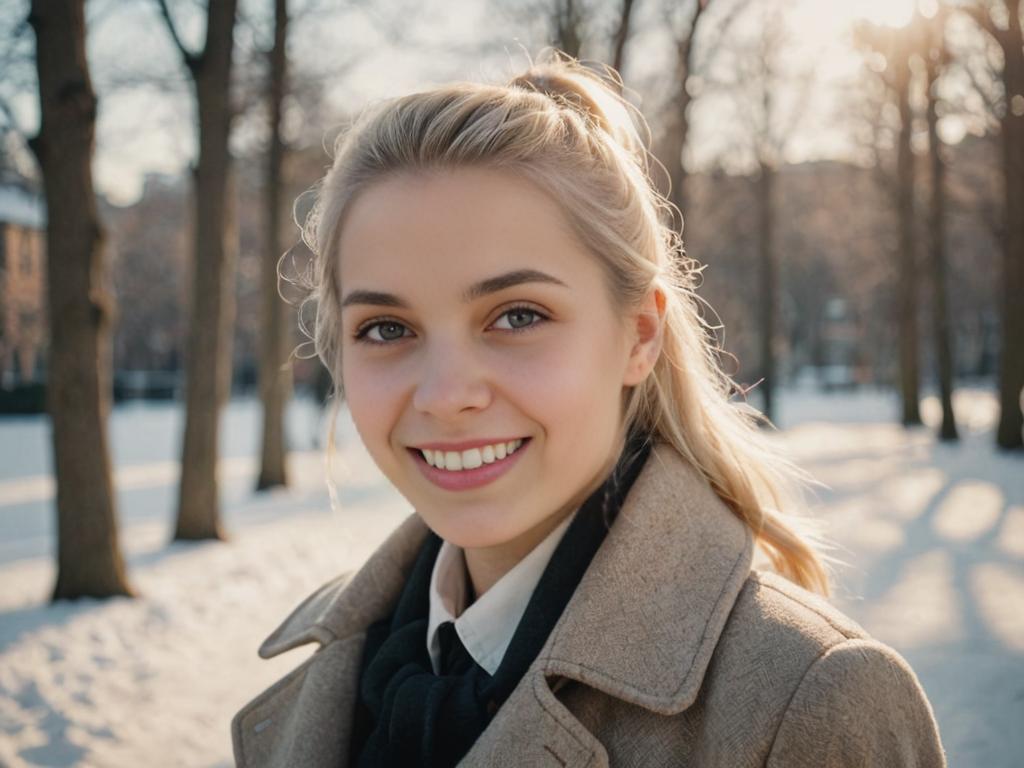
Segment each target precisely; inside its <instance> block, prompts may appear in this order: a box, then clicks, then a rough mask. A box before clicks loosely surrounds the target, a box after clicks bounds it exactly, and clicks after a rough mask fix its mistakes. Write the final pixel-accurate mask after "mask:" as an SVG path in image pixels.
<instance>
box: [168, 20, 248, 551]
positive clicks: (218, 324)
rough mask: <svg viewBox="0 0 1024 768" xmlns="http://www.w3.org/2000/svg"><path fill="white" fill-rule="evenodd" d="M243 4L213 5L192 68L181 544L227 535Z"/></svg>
mask: <svg viewBox="0 0 1024 768" xmlns="http://www.w3.org/2000/svg"><path fill="white" fill-rule="evenodd" d="M235 4H236V3H235V0H223V1H218V2H211V3H210V4H209V12H208V18H207V32H206V46H205V48H204V50H203V54H202V56H201V57H199V58H198V59H193V60H191V63H190V69H191V70H192V74H193V79H194V82H195V87H196V99H197V103H198V113H199V159H198V162H197V164H196V169H195V174H194V176H195V258H194V262H193V263H194V267H193V273H192V301H191V307H190V314H189V332H188V341H187V351H186V372H185V373H186V379H185V395H186V407H185V437H184V443H183V447H182V458H181V486H180V489H179V496H178V515H177V525H176V528H175V532H174V538H175V539H219V538H224V535H223V532H222V530H221V526H220V513H219V508H218V493H217V472H216V468H217V458H218V445H217V442H218V432H219V429H218V426H219V424H218V422H219V414H220V408H221V406H222V405H223V404H224V402H225V401H226V400H227V396H228V391H229V387H230V383H231V348H232V338H231V330H232V327H233V322H234V314H235V308H234V304H235V300H234V274H235V261H236V251H237V233H236V231H235V217H234V210H233V208H234V204H233V200H234V190H233V186H234V185H233V181H232V180H231V178H230V172H231V169H230V157H229V154H228V134H229V131H230V127H231V119H232V117H233V114H232V112H233V110H232V106H231V104H230V90H231V89H230V83H231V58H232V49H233V46H234V41H233V31H234V21H235Z"/></svg>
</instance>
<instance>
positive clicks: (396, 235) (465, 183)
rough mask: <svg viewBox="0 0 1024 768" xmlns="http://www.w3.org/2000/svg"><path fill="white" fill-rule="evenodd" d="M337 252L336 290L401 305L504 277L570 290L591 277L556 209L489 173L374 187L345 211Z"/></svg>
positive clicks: (590, 262)
mask: <svg viewBox="0 0 1024 768" xmlns="http://www.w3.org/2000/svg"><path fill="white" fill-rule="evenodd" d="M338 246H339V248H338V254H339V259H340V264H339V274H340V280H341V284H342V287H343V289H345V290H348V289H350V288H375V287H381V286H383V285H388V286H391V287H393V288H395V289H396V290H398V289H399V288H400V289H401V290H402V291H403V292H404V293H407V294H408V295H410V296H415V295H423V294H424V293H425V292H429V293H430V295H433V296H440V295H448V294H451V295H453V296H454V295H455V294H456V293H461V291H462V290H463V289H464V288H465V287H466V286H468V285H469V284H471V283H474V282H477V281H478V280H480V279H485V278H487V277H491V276H493V275H496V274H501V273H504V272H508V271H510V270H513V269H530V268H533V269H538V270H542V271H544V272H546V273H548V274H551V275H553V276H555V277H557V278H559V279H560V280H562V281H563V282H565V283H567V284H570V285H571V284H574V283H575V284H576V285H581V284H585V283H586V282H587V280H588V278H589V279H593V278H594V277H595V276H596V277H599V274H600V273H599V265H598V263H597V260H596V259H595V258H594V257H593V256H592V255H591V254H589V253H588V252H587V251H586V250H585V249H584V248H583V247H582V245H580V244H579V242H578V241H577V239H576V238H575V236H574V235H573V232H572V229H571V227H570V225H569V222H568V220H567V219H566V218H565V216H564V214H563V213H562V212H561V210H560V208H559V207H558V205H557V203H556V202H555V201H554V200H553V199H552V198H551V197H549V196H548V195H547V194H546V193H545V192H544V191H543V190H541V189H540V188H539V187H537V186H536V185H534V184H533V183H532V182H530V181H528V180H526V179H523V178H521V177H518V176H516V175H514V174H512V173H511V172H509V171H502V170H495V169H484V168H460V169H456V170H443V171H431V172H426V173H418V174H412V173H408V174H406V173H403V174H399V175H395V176H390V177H388V178H386V179H384V180H381V181H378V182H374V183H373V184H371V185H370V186H369V187H368V188H366V189H364V190H363V191H362V192H361V193H360V194H358V195H357V196H356V198H355V199H354V200H353V201H352V203H351V204H350V206H349V209H348V210H347V212H346V214H345V218H344V221H343V223H342V228H341V233H340V237H339V242H338ZM364 284H365V285H364ZM371 284H372V285H371Z"/></svg>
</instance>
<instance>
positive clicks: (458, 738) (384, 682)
mask: <svg viewBox="0 0 1024 768" xmlns="http://www.w3.org/2000/svg"><path fill="white" fill-rule="evenodd" d="M652 445H653V443H652V439H651V437H650V436H649V435H647V434H645V433H640V432H638V431H634V432H632V433H631V435H630V437H629V439H628V440H627V441H626V445H625V448H624V449H623V451H622V454H621V456H620V457H619V460H618V463H617V464H616V466H615V468H614V470H613V471H612V472H611V473H610V474H609V476H608V478H607V479H606V480H605V481H604V483H603V484H602V485H601V486H600V487H599V488H598V489H597V490H596V491H594V492H593V493H592V494H591V495H590V496H589V497H588V498H587V500H586V501H585V502H583V504H582V506H581V507H580V509H579V512H578V513H577V515H576V517H575V518H574V519H573V521H572V522H571V523H570V524H569V527H568V528H567V529H566V531H565V534H564V535H563V536H562V539H561V541H559V543H558V545H557V547H556V548H555V551H554V553H553V554H552V556H551V559H550V561H549V562H548V564H547V567H546V568H545V569H544V572H543V574H542V575H541V578H540V581H539V582H538V583H537V587H536V589H534V591H533V594H532V596H531V597H530V600H529V602H528V603H527V606H526V610H525V612H524V613H523V617H522V619H521V620H520V622H519V624H518V626H517V627H516V630H515V632H514V634H513V635H512V640H511V642H510V644H509V646H508V650H507V651H506V652H505V655H504V657H503V658H502V660H501V663H500V665H499V667H498V669H497V670H495V673H494V675H493V676H491V675H489V674H488V673H487V671H486V670H484V669H483V668H482V667H480V666H479V665H478V664H477V663H476V662H475V661H473V659H472V657H470V656H469V654H468V653H467V652H466V650H465V648H463V647H462V643H461V642H459V640H458V637H457V635H456V633H455V632H454V625H451V624H450V622H449V623H446V625H442V626H441V640H442V657H443V658H442V669H441V674H438V675H435V674H434V672H433V667H432V665H431V662H430V654H429V653H428V651H427V643H426V638H427V623H428V618H429V613H430V576H431V573H432V571H433V567H434V561H435V559H436V558H437V553H438V550H440V548H441V544H442V540H441V538H440V537H439V536H437V535H436V534H435V533H433V532H432V531H431V532H428V534H427V537H426V539H425V541H424V542H423V545H422V547H421V548H420V551H419V554H418V555H417V558H416V561H415V563H414V565H413V568H412V572H411V573H410V575H409V579H408V580H407V581H406V584H405V587H404V588H403V590H402V593H401V596H400V597H399V599H398V603H397V605H396V607H395V609H394V612H393V613H392V615H391V616H389V617H387V618H385V619H382V620H380V621H378V622H376V623H374V624H371V625H370V627H369V628H368V629H367V633H366V642H365V645H364V647H363V657H362V664H361V676H360V683H359V700H358V702H357V704H356V712H355V720H354V724H353V731H352V741H351V745H350V752H349V757H350V759H349V764H350V765H352V766H358V767H359V768H371V767H375V766H396V765H401V766H424V767H427V766H429V767H430V768H441V767H442V766H445V767H446V766H453V765H455V764H456V763H457V762H458V761H459V760H460V759H462V757H463V756H464V755H465V754H466V753H467V752H468V751H469V749H470V747H472V746H473V743H474V742H475V741H476V739H477V738H478V737H479V736H480V734H481V733H483V731H484V729H485V728H486V727H487V725H488V724H489V723H490V721H491V719H492V718H493V717H494V714H495V713H496V712H497V710H498V708H499V707H500V706H501V705H502V704H503V703H504V702H505V700H506V699H507V698H508V697H509V695H510V694H511V693H512V690H513V689H514V688H515V687H516V685H517V684H518V683H519V681H520V679H521V678H522V676H523V674H525V672H526V670H527V668H528V667H529V666H530V664H532V663H533V661H534V659H535V658H536V657H537V654H538V653H540V650H541V648H542V647H543V646H544V643H545V642H546V641H547V638H548V635H549V634H550V633H551V630H552V629H553V628H554V626H555V623H556V622H557V621H558V619H559V617H560V616H561V615H562V611H563V610H564V609H565V606H566V604H567V603H568V602H569V599H570V598H571V597H572V594H573V592H574V591H575V590H576V586H577V585H578V584H579V582H580V580H581V579H582V578H583V574H584V572H585V571H586V570H587V567H588V566H589V565H590V561H591V559H592V558H593V556H594V554H595V553H596V552H597V550H598V548H599V547H600V546H601V543H602V542H603V541H604V537H605V534H606V533H607V532H608V528H609V527H610V526H611V524H612V522H614V518H615V515H616V514H617V513H618V511H619V508H620V507H621V506H622V503H623V501H625V498H626V494H627V493H628V492H629V489H630V487H631V486H632V485H633V482H634V481H635V480H636V477H637V475H639V474H640V470H641V468H642V467H643V465H644V462H645V461H646V460H647V457H648V455H649V454H650V451H651V448H652Z"/></svg>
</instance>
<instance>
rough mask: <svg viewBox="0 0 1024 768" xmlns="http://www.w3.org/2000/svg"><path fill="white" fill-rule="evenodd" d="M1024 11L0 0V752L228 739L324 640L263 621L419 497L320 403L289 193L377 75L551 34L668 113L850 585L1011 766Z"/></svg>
mask: <svg viewBox="0 0 1024 768" xmlns="http://www.w3.org/2000/svg"><path fill="white" fill-rule="evenodd" d="M1021 22H1022V9H1021V3H1020V0H946V1H945V2H939V0H921V2H915V1H914V0H863V1H862V2H857V3H840V2H833V1H832V0H788V1H786V2H783V0H710V1H702V2H697V0H673V1H669V0H617V1H614V0H589V2H586V1H584V0H522V1H517V0H479V2H469V1H468V0H463V1H460V2H440V1H439V0H421V1H420V2H412V1H411V0H379V1H377V2H369V0H305V1H304V2H300V0H275V1H274V2H271V1H270V0H241V1H240V2H238V3H237V5H236V3H235V2H234V0H210V2H209V4H207V3H204V2H200V1H199V0H176V1H175V0H167V2H160V0H89V2H87V3H84V4H83V3H82V2H37V3H32V4H30V3H29V2H26V1H25V0H0V131H2V135H0V411H2V414H0V764H2V765H11V766H23V765H24V766H72V765H96V766H121V765H139V764H143V765H189V766H196V765H230V764H231V762H232V757H231V744H230V734H229V731H228V723H229V719H230V717H231V715H232V714H233V713H234V712H235V711H237V709H238V708H239V707H240V706H241V705H242V704H244V703H245V702H246V701H247V700H248V699H249V698H251V697H252V696H253V695H255V694H256V693H257V692H259V691H260V690H262V689H263V688H264V687H265V686H266V685H268V684H269V683H270V682H272V681H273V680H275V679H276V678H278V677H279V676H280V675H282V674H283V673H284V672H285V671H287V670H288V669H290V668H292V667H293V666H295V665H296V664H298V663H299V662H300V661H301V659H302V658H304V655H305V654H307V653H308V652H309V650H310V649H303V650H297V651H294V652H292V653H289V654H286V655H285V656H283V657H279V658H276V659H274V660H271V661H262V660H260V659H258V658H257V656H256V647H257V645H258V644H259V642H260V640H262V638H263V637H264V636H265V635H266V634H268V633H269V632H270V631H271V630H272V629H273V628H274V626H275V625H276V622H277V621H279V620H280V619H281V618H282V617H283V616H284V615H285V614H286V613H287V612H288V611H289V610H290V609H291V608H292V607H293V606H294V605H295V604H296V603H297V601H298V600H300V599H301V598H302V597H304V596H305V595H306V594H308V593H309V592H310V591H311V590H312V589H313V588H315V587H316V586H318V585H319V584H320V583H322V582H323V581H325V580H326V579H328V578H330V577H332V576H334V575H336V574H337V573H338V572H339V571H341V570H345V569H348V568H350V567H353V566H355V565H358V563H359V562H361V560H362V559H363V558H365V557H366V556H367V555H368V553H369V552H370V551H371V550H372V548H373V547H374V546H375V545H376V544H377V543H379V542H380V541H381V540H382V539H383V537H384V536H385V535H386V534H387V533H388V532H389V531H390V530H391V529H392V528H393V527H394V526H395V525H396V524H397V523H398V521H399V520H400V519H401V518H402V516H404V515H406V514H408V513H409V512H410V510H409V508H408V505H407V504H406V503H405V502H404V500H403V499H402V498H401V497H399V496H397V494H396V493H395V492H394V491H393V490H392V489H391V488H390V487H389V486H388V484H387V483H386V481H385V480H384V479H383V478H382V477H381V475H380V474H379V472H378V471H377V470H376V468H375V467H374V465H373V463H372V461H371V460H370V459H369V457H368V456H367V455H366V453H365V451H364V450H363V449H362V446H361V445H360V442H359V439H358V435H356V433H355V431H354V428H353V427H352V424H351V422H350V420H349V419H348V416H347V413H346V412H345V410H344V409H342V411H341V413H340V416H339V419H338V422H337V424H334V425H332V424H328V423H327V421H326V420H325V410H324V407H323V405H324V399H325V397H326V396H327V395H328V384H327V382H326V379H325V376H324V371H323V368H322V366H320V364H319V362H318V361H317V360H316V359H315V357H311V355H312V350H311V346H310V345H309V344H308V343H307V342H308V339H307V338H306V337H305V336H304V335H303V334H302V332H301V330H300V323H299V319H300V315H299V305H300V302H301V299H302V293H301V291H300V290H299V289H298V287H297V286H296V285H295V284H293V283H291V282H289V281H287V280H279V277H278V274H277V267H278V262H279V259H280V258H281V256H282V255H285V254H286V256H285V258H284V260H283V261H281V262H280V267H281V270H282V271H283V272H284V274H285V275H287V276H291V277H292V278H294V279H296V280H299V279H300V278H301V276H302V275H303V274H304V272H305V270H306V269H307V268H308V264H309V253H308V251H306V250H305V248H304V246H303V245H302V243H301V242H299V233H298V230H297V228H296V226H295V223H294V219H293V217H295V216H298V217H299V219H300V220H301V217H302V215H303V214H304V212H305V211H306V210H308V207H309V202H310V195H309V190H310V189H311V187H312V185H313V184H314V183H315V182H316V181H317V179H318V178H319V177H320V176H321V175H322V174H323V172H324V170H325V168H326V166H327V165H329V163H330V156H329V152H328V148H329V147H330V146H331V145H332V142H333V139H334V137H335V136H337V135H338V133H339V132H340V131H343V130H344V126H345V125H346V124H347V122H348V121H350V120H351V119H352V118H353V117H354V116H355V115H357V114H358V113H359V111H360V110H361V109H362V108H364V107H365V106H366V105H367V104H368V103H371V102H374V101H377V100H379V99H382V98H387V97H390V96H395V95H398V94H402V93H406V92H409V91H410V90H414V89H417V88H425V87H429V86H430V85H432V84H436V83H441V82H447V81H451V80H485V81H491V82H501V81H504V80H507V79H508V78H509V77H511V76H512V75H513V74H515V73H517V72H518V71H520V70H522V69H524V68H525V67H526V66H527V65H528V63H529V61H530V58H531V57H532V56H536V55H538V54H539V53H540V52H541V51H542V50H543V48H544V47H545V46H549V45H550V46H555V47H557V48H559V49H561V50H564V51H566V52H569V53H571V54H574V55H578V56H580V57H581V58H583V59H585V60H587V61H589V62H592V63H593V64H594V65H595V66H596V65H598V64H599V63H603V64H607V65H611V66H614V67H615V68H616V69H617V70H619V71H620V72H621V73H622V76H623V78H624V81H625V86H626V89H625V91H624V95H625V96H626V97H627V98H628V99H629V100H630V101H631V102H632V103H634V104H635V105H636V106H637V107H638V108H639V109H640V111H641V112H642V113H643V114H644V116H645V117H646V119H647V120H648V121H649V123H650V127H651V133H652V137H651V138H652V151H653V152H654V154H655V156H656V157H657V158H658V160H659V162H660V164H661V169H660V170H661V171H662V172H661V173H660V174H659V176H658V178H657V179H656V180H657V182H658V183H659V185H660V186H661V187H662V189H663V190H664V191H665V192H666V194H668V195H669V196H670V198H671V199H672V201H673V202H674V203H675V204H676V205H678V207H679V208H680V209H681V210H682V213H683V218H684V224H685V226H684V229H683V239H684V243H685V246H686V249H687V253H688V255H689V256H691V257H692V258H694V259H696V260H697V261H698V262H699V263H700V264H702V265H705V270H704V272H703V280H702V285H701V288H700V296H701V297H702V298H703V299H704V300H705V301H706V302H707V306H706V307H705V310H706V316H707V319H708V321H709V323H710V324H712V325H715V326H718V327H717V329H716V331H715V333H716V335H717V337H718V340H719V343H720V345H721V348H722V355H723V361H724V365H725V367H726V369H727V370H728V371H729V372H730V373H731V374H732V376H733V378H734V379H735V381H736V382H737V385H738V388H737V393H736V399H737V400H742V399H746V400H747V401H748V402H749V403H750V404H751V405H754V406H755V407H757V408H758V409H760V410H761V411H763V412H764V413H765V414H766V415H767V416H768V417H769V418H770V419H771V421H772V422H773V423H774V424H775V425H776V427H777V428H778V429H777V430H776V431H773V435H774V439H777V440H778V441H780V442H781V443H782V444H783V445H784V446H785V447H786V448H787V449H788V450H789V451H790V452H791V454H792V455H793V456H794V458H795V459H796V460H797V461H798V463H800V464H801V465H802V466H804V467H805V468H807V469H808V470H809V471H810V472H811V473H812V474H813V475H814V476H815V477H817V478H818V479H819V480H820V481H821V482H822V483H824V484H825V485H824V486H823V487H820V488H818V489H817V491H816V494H815V496H814V498H813V503H812V512H813V513H814V514H815V516H817V517H819V518H820V519H822V520H823V521H825V523H826V524H827V529H826V530H827V533H828V535H829V536H830V537H831V538H832V539H833V540H834V541H836V543H837V544H838V545H839V546H840V551H839V552H838V553H837V555H838V556H839V557H840V558H841V559H843V560H845V561H846V563H847V565H846V566H845V567H843V568H842V569H841V570H840V571H839V572H838V574H837V577H838V578H837V584H836V594H835V597H834V601H835V603H836V604H837V605H838V606H839V607H840V608H841V609H843V610H844V611H845V612H847V613H848V614H850V615H851V616H852V617H854V618H855V619H856V620H857V621H858V622H860V623H861V624H862V625H863V626H864V627H865V628H866V629H867V630H868V631H869V632H871V633H872V634H873V635H875V636H876V637H878V638H879V639H881V640H883V641H884V642H886V643H888V644H890V645H892V646H893V647H895V648H896V649H897V650H898V651H899V652H900V653H901V654H903V655H904V656H905V657H906V658H907V659H908V661H910V663H911V664H912V666H913V667H914V669H915V671H916V672H917V674H918V675H919V677H920V680H921V683H922V685H923V686H924V688H925V690H926V692H927V694H928V696H929V699H930V700H931V702H932V704H933V706H934V708H935V714H936V717H937V719H938V722H939V726H940V730H941V734H942V738H943V742H944V745H945V747H946V749H947V752H948V757H949V763H950V765H956V766H1014V765H1018V764H1019V761H1020V755H1022V754H1024V731H1022V729H1021V728H1020V723H1021V722H1024V450H1022V440H1024V435H1022V420H1024V417H1022V412H1021V408H1022V402H1021V400H1022V392H1024V42H1022V35H1021ZM279 290H280V292H281V294H283V296H282V295H279V293H278V291H279ZM304 319H305V321H306V322H307V324H308V323H309V322H310V321H311V318H310V317H309V316H305V318H304ZM282 366H283V367H282ZM330 429H334V430H335V433H336V435H337V440H338V447H337V456H336V458H335V460H334V462H333V465H332V466H331V467H328V466H327V465H326V463H325V457H324V446H325V443H326V439H325V438H326V434H327V430H330ZM328 472H331V473H332V480H333V482H334V483H335V484H336V486H337V496H336V498H334V499H332V498H331V495H330V493H329V490H328V486H327V476H328Z"/></svg>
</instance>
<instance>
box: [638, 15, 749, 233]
mask: <svg viewBox="0 0 1024 768" xmlns="http://www.w3.org/2000/svg"><path fill="white" fill-rule="evenodd" d="M746 2H747V0H732V2H728V0H724V1H723V0H715V7H716V8H718V7H722V6H723V5H724V6H727V8H726V12H725V14H724V15H723V16H722V17H721V18H720V19H719V20H718V21H717V23H715V24H713V25H709V24H708V23H707V22H708V21H709V19H708V14H707V11H708V9H709V7H710V6H711V0H690V1H689V2H677V1H676V0H668V1H667V2H665V4H664V5H663V7H662V18H663V20H664V24H665V27H666V28H667V29H669V30H670V31H671V34H672V41H673V47H674V49H675V61H674V66H675V69H674V71H673V73H672V79H671V86H670V95H669V98H668V102H667V104H666V105H665V106H664V107H663V108H662V110H661V118H660V119H659V123H660V124H661V137H660V140H659V141H658V149H657V151H656V152H655V154H657V155H658V157H659V158H660V159H661V162H662V163H663V164H664V165H665V167H666V169H667V170H668V181H669V186H670V192H669V195H670V197H671V200H672V202H673V203H674V204H675V205H676V206H677V207H678V208H679V210H680V211H682V212H683V215H684V216H685V214H686V210H687V205H686V166H685V164H684V162H683V153H684V152H685V150H686V143H687V139H688V137H689V133H690V110H691V107H692V106H693V102H694V99H695V98H696V93H697V91H698V88H699V86H698V85H697V83H698V78H699V77H700V73H701V72H706V70H707V69H708V67H709V66H710V64H711V60H712V59H713V57H714V55H715V53H716V52H717V51H718V50H720V45H719V44H720V42H721V41H722V39H723V38H724V36H725V35H726V34H728V31H729V28H730V27H731V25H732V22H733V20H734V19H735V18H736V16H737V15H738V12H739V11H740V10H741V9H742V8H743V7H744V6H745V5H746ZM705 30H709V31H710V30H713V33H714V34H713V37H712V38H711V39H709V40H707V41H706V44H705V45H704V46H702V47H703V50H704V51H705V54H704V55H703V56H702V57H700V58H698V56H697V42H698V36H699V35H703V34H704V31H705ZM663 191H665V190H663Z"/></svg>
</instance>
